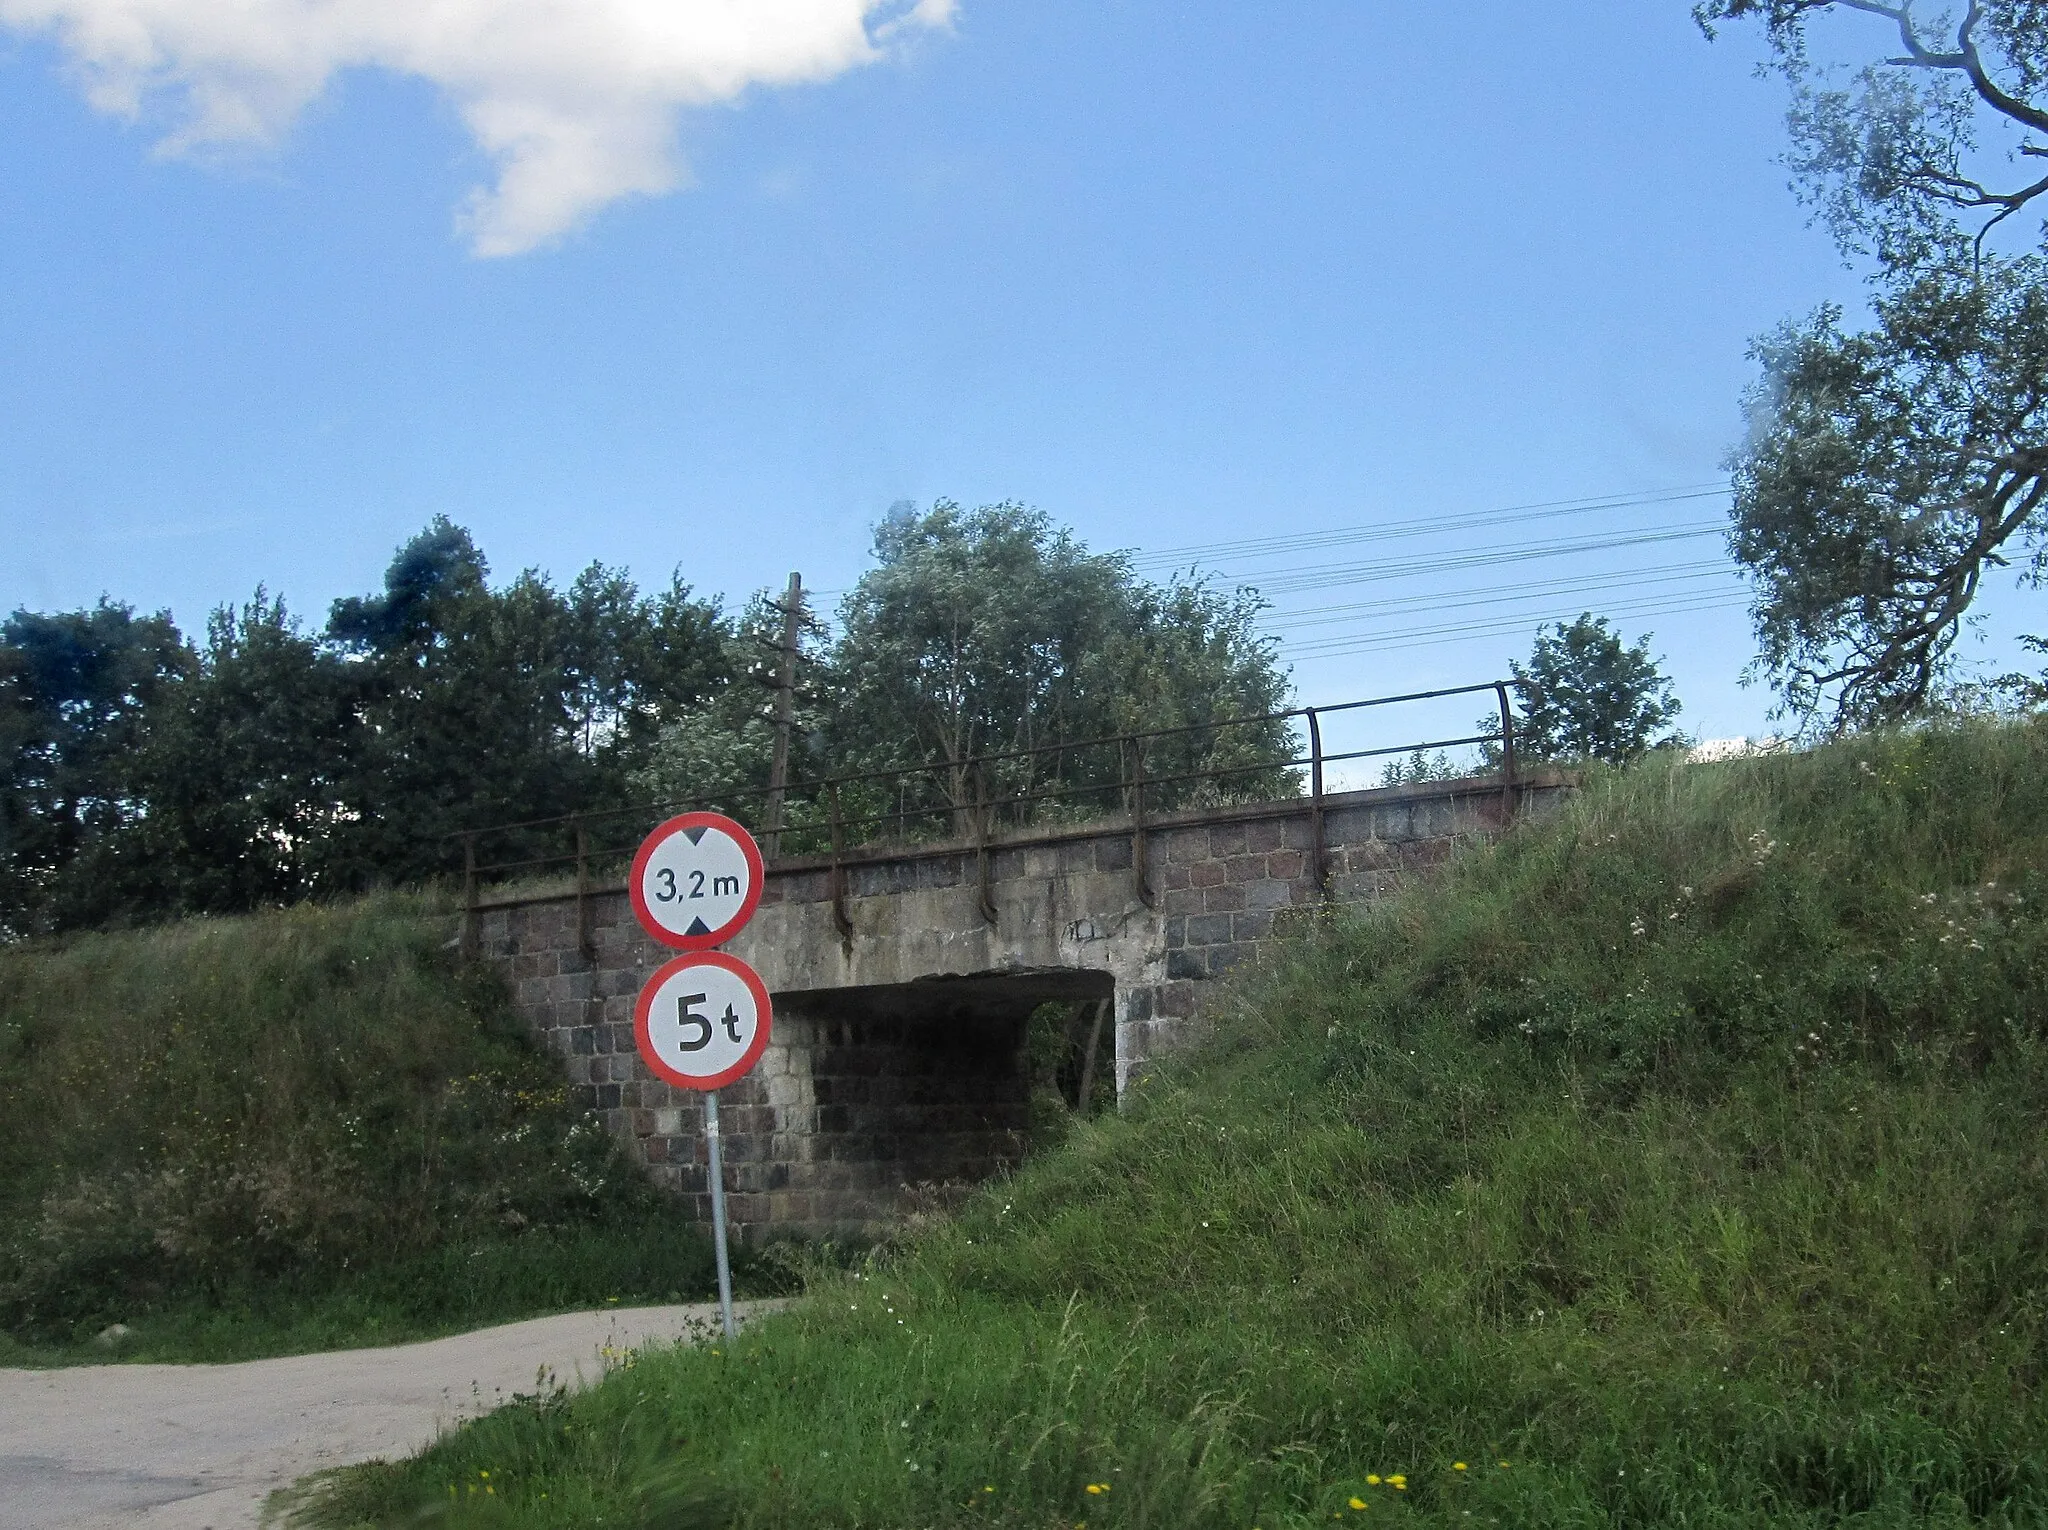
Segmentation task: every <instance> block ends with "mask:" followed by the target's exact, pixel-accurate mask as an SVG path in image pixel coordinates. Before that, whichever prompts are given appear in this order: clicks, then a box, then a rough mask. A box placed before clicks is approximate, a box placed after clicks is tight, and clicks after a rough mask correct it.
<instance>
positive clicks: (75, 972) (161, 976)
mask: <svg viewBox="0 0 2048 1530" xmlns="http://www.w3.org/2000/svg"><path fill="white" fill-rule="evenodd" d="M451 928H452V922H451V921H449V920H448V919H446V918H445V917H444V916H443V914H442V911H441V910H439V909H438V908H436V907H435V906H433V905H432V904H430V903H427V902H423V901H421V900H417V899H410V898H397V897H386V898H382V899H374V900H370V901H368V902H365V903H361V904H357V905H352V906H348V907H342V908H318V907H307V908H300V909H295V910H291V911H289V912H283V913H275V914H266V915H260V916H256V917H252V918H246V919H234V920H196V921H190V922H187V923H183V924H179V925H173V926H168V927H165V928H162V929H156V930H149V931H141V932H129V933H120V934H107V935H95V936H85V937H78V938H73V939H69V940H65V941H61V942H51V943H36V944H30V945H25V946H19V947H14V948H10V949H6V950H0V1327H4V1329H5V1331H6V1332H7V1333H9V1334H11V1335H12V1336H13V1337H14V1339H15V1340H16V1341H17V1343H20V1342H27V1343H31V1344H39V1345H43V1346H49V1345H57V1346H60V1347H61V1346H63V1345H64V1344H66V1343H75V1342H76V1341H78V1340H80V1339H82V1338H84V1337H87V1336H89V1335H91V1334H93V1333H96V1332H98V1331H99V1330H100V1329H101V1328H103V1327H104V1326H105V1325H108V1324H111V1323H115V1322H119V1323H123V1324H126V1325H128V1326H130V1327H131V1328H134V1329H137V1331H138V1334H140V1337H139V1338H136V1339H134V1340H133V1341H131V1345H130V1350H131V1352H135V1351H146V1350H152V1349H153V1350H154V1351H156V1352H164V1353H178V1352H199V1353H208V1354H211V1353H220V1352H240V1351H246V1350H247V1349H248V1348H249V1347H250V1346H251V1345H252V1344H253V1345H254V1346H255V1347H257V1348H264V1347H273V1348H274V1347H278V1346H280V1345H283V1346H285V1347H301V1346H312V1345H318V1344H323V1343H329V1342H335V1341H337V1340H340V1339H348V1338H354V1339H358V1340H360V1339H363V1338H372V1337H389V1336H393V1335H396V1334H399V1333H403V1332H411V1331H419V1330H421V1329H423V1328H424V1329H431V1328H435V1327H439V1326H445V1325H450V1324H457V1323H461V1322H464V1321H475V1320H478V1319H482V1318H487V1317H497V1316H510V1315H518V1314H520V1313H523V1312H525V1311H530V1310H536V1309H544V1308H546V1307H550V1306H560V1305H573V1304H578V1303H585V1302H602V1301H603V1300H604V1299H605V1298H606V1297H607V1296H620V1297H624V1296H644V1295H650V1294H652V1295H666V1294H669V1293H676V1292H680V1293H687V1294H689V1295H693V1296H694V1295H697V1294H699V1293H700V1292H701V1290H702V1288H703V1287H704V1285H705V1282H706V1278H707V1272H708V1262H707V1260H706V1259H705V1257H704V1255H703V1252H702V1243H701V1240H700V1239H699V1238H698V1237H697V1236H696V1234H695V1233H694V1232H693V1231H692V1230H690V1229H688V1228H687V1227H685V1226H682V1225H681V1224H680V1222H679V1219H677V1218H676V1217H674V1216H673V1215H672V1214H670V1213H667V1212H666V1211H665V1210H664V1208H662V1207H661V1205H660V1204H659V1202H658V1201H657V1199H656V1198H655V1197H654V1196H653V1194H652V1192H650V1191H649V1190H648V1189H647V1188H646V1187H645V1186H644V1184H643V1183H642V1182H641V1180H640V1178H639V1177H638V1176H637V1175H635V1174H634V1173H633V1171H632V1170H631V1169H630V1168H629V1167H628V1166H627V1165H626V1164H625V1163H624V1162H623V1160H622V1159H621V1158H620V1156H619V1154H618V1151H617V1149H616V1148H615V1146H614V1145H613V1144H612V1142H611V1141H610V1140H609V1139H608V1138H607V1136H606V1135H605V1133H604V1131H603V1129H602V1127H601V1125H600V1124H599V1123H597V1122H596V1121H594V1120H590V1119H586V1118H584V1117H583V1116H582V1115H581V1114H580V1113H578V1112H576V1111H574V1110H572V1109H571V1108H570V1107H569V1104H568V1101H567V1095H566V1091H565V1090H564V1088H563V1087H562V1082H561V1078H560V1075H559V1072H558V1071H557V1069H556V1068H555V1066H554V1065H553V1063H552V1062H551V1061H550V1060H548V1059H546V1058H544V1057H541V1056H540V1055H538V1054H537V1053H536V1052H535V1051H534V1050H533V1049H532V1048H531V1047H530V1046H529V1045H528V1044H527V1043H526V1041H525V1039H524V1038H523V1037H522V1036H521V1035H520V1034H519V1032H518V1030H517V1028H516V1025H515V1023H514V1022H513V1021H512V1019H511V1018H510V1010H509V1006H508V1005H507V1003H506V1001H505V995H504V994H503V992H502V991H501V990H500V989H499V988H498V986H496V984H495V983H494V982H493V981H492V980H491V979H490V978H489V977H488V975H486V974H483V973H481V972H476V971H464V970H462V969H461V968H460V967H459V966H458V964H457V963H455V962H454V961H453V960H451V954H450V953H449V951H447V950H446V949H445V946H446V942H447V940H448V937H449V934H450V931H451ZM650 1288H651V1289H650ZM145 1341H147V1342H145Z"/></svg>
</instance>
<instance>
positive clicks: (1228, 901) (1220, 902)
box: [1202, 882, 1245, 914]
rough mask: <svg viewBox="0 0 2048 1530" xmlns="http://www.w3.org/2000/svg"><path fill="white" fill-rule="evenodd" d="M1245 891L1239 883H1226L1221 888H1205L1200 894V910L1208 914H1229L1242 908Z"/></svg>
mask: <svg viewBox="0 0 2048 1530" xmlns="http://www.w3.org/2000/svg"><path fill="white" fill-rule="evenodd" d="M1244 898H1245V890H1244V887H1243V885H1242V884H1240V883H1231V882H1226V883H1224V884H1223V885H1222V886H1221V887H1211V888H1207V889H1205V890H1204V891H1203V893H1202V910H1203V912H1204V913H1210V914H1230V913H1235V912H1236V911H1237V910H1238V909H1241V908H1243V907H1244Z"/></svg>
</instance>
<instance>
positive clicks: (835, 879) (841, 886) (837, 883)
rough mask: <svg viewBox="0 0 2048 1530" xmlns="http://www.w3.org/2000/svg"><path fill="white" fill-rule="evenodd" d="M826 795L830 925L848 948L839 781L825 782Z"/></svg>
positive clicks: (850, 942)
mask: <svg viewBox="0 0 2048 1530" xmlns="http://www.w3.org/2000/svg"><path fill="white" fill-rule="evenodd" d="M825 793H826V796H827V797H829V798H830V799H831V806H832V870H831V873H830V885H831V892H832V927H833V928H834V929H835V930H837V931H838V932H839V939H840V942H841V943H842V944H843V945H845V946H846V947H847V948H848V949H851V948H852V946H853V916H852V915H851V914H849V913H848V912H847V911H846V867H845V865H844V864H843V863H842V862H841V860H840V858H839V857H840V855H841V853H842V852H843V851H844V849H845V847H846V829H845V821H844V819H842V818H841V817H840V813H839V783H838V782H837V781H831V782H828V783H826V787H825Z"/></svg>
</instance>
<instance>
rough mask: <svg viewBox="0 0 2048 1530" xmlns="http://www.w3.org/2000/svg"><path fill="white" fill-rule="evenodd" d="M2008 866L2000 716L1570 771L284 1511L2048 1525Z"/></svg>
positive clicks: (2039, 1214)
mask: <svg viewBox="0 0 2048 1530" xmlns="http://www.w3.org/2000/svg"><path fill="white" fill-rule="evenodd" d="M2044 872H2048V730H2044V729H2043V728H2041V727H2039V726H2026V727H1992V726H1971V727H1960V728H1954V729H1942V730H1928V731H1922V732H1915V733H1910V734H1904V735H1898V736H1891V737H1884V738H1871V739H1866V740H1862V741H1858V742H1856V743H1853V744H1849V745H1844V746H1840V747H1837V748H1833V749H1829V750H1825V751H1820V752H1818V753H1814V754H1810V755H1801V756H1794V757H1784V758H1775V759H1766V760H1755V761H1744V762H1736V763H1732V764H1728V765H1720V766H1712V767H1686V766H1681V765H1676V764H1668V763H1660V764H1655V765H1651V766H1647V767H1644V768H1642V769H1640V770H1637V771H1634V772H1630V773H1626V774H1616V775H1610V776H1604V777H1600V778H1598V779H1596V780H1594V781H1593V782H1592V783H1591V784H1590V785H1589V787H1588V789H1587V791H1586V792H1585V793H1584V795H1583V796H1582V797H1581V799H1580V800H1579V801H1578V802H1577V803H1575V804H1574V805H1573V806H1572V807H1571V808H1570V809H1569V810H1568V811H1566V812H1565V813H1563V814H1562V815H1560V816H1559V817H1557V818H1556V819H1554V820H1552V821H1549V822H1546V823H1543V824H1538V825H1529V826H1526V827H1524V828H1523V829H1521V830H1519V831H1517V833H1515V834H1514V835H1512V836H1510V837H1509V839H1508V840H1507V841H1506V842H1504V843H1503V844H1501V845H1500V846H1498V847H1497V848H1494V849H1491V850H1484V849H1475V850H1474V851H1473V852H1472V853H1470V854H1468V855H1465V856H1463V857H1461V858H1460V859H1459V860H1458V861H1457V862H1456V863H1455V864H1454V865H1453V867H1452V868H1451V869H1450V871H1449V873H1448V874H1447V875H1446V876H1445V877H1444V878H1443V879H1442V880H1441V881H1440V882H1439V883H1437V884H1435V885H1433V886H1431V887H1429V888H1426V889H1422V890H1419V891H1417V892H1415V893H1413V894H1411V895H1409V896H1407V897H1405V898H1404V899H1402V900H1401V901H1400V903H1399V904H1398V905H1397V906H1395V907H1394V908H1392V909H1391V910H1389V911H1387V912H1384V913H1380V914H1376V915H1372V916H1368V917H1363V918H1356V919H1348V918H1343V917H1333V918H1332V919H1331V920H1330V921H1329V922H1328V923H1327V924H1326V925H1325V926H1323V927H1321V928H1319V929H1317V930H1313V931H1309V932H1306V933H1304V934H1303V935H1302V936H1301V937H1300V938H1298V939H1296V940H1295V941H1293V942H1291V943H1290V944H1288V945H1286V946H1284V947H1280V948H1278V949H1277V950H1276V952H1275V953H1274V959H1273V960H1271V961H1270V962H1268V963H1267V964H1266V966H1265V967H1264V968H1263V969H1262V970H1260V971H1258V972H1256V973H1254V974H1252V975H1251V976H1250V977H1249V978H1248V979H1247V980H1246V981H1245V982H1244V983H1243V984H1242V985H1241V986H1240V987H1239V989H1238V990H1237V993H1236V1001H1235V1005H1234V1011H1235V1012H1234V1013H1233V1014H1232V1015H1231V1016H1229V1017H1228V1018H1227V1020H1226V1023H1225V1024H1224V1026H1223V1028H1222V1031H1221V1034H1220V1035H1219V1037H1218V1039H1217V1041H1216V1043H1215V1045H1214V1046H1213V1047H1211V1048H1210V1049H1209V1050H1208V1051H1207V1052H1206V1053H1205V1054H1204V1055H1203V1056H1202V1057H1200V1058H1198V1059H1195V1060H1194V1061H1193V1062H1192V1063H1191V1064H1190V1065H1189V1066H1188V1067H1187V1068H1185V1069H1183V1070H1181V1071H1179V1072H1177V1073H1175V1074H1172V1075H1166V1076H1161V1077H1157V1078H1155V1079H1154V1080H1153V1081H1152V1082H1150V1083H1148V1084H1146V1085H1145V1086H1144V1087H1143V1088H1142V1090H1141V1091H1140V1097H1139V1099H1138V1101H1137V1102H1136V1104H1135V1105H1134V1106H1133V1107H1132V1108H1131V1109H1130V1110H1129V1111H1128V1112H1127V1113H1126V1115H1125V1116H1124V1117H1123V1118H1121V1119H1111V1120H1107V1121H1102V1122H1094V1123H1079V1124H1077V1125H1076V1127H1075V1128H1074V1130H1073V1132H1072V1134H1071V1136H1070V1137H1069V1139H1068V1141H1067V1144H1066V1145H1065V1146H1064V1147H1063V1148H1062V1149H1060V1150H1059V1151H1057V1152H1055V1153H1053V1154H1050V1155H1048V1156H1046V1157H1044V1158H1042V1159H1040V1160H1038V1161H1036V1162H1034V1163H1032V1164H1030V1165H1028V1166H1026V1167H1025V1168H1024V1169H1023V1170H1022V1171H1020V1172H1019V1173H1018V1174H1017V1175H1016V1176H1015V1177H1014V1178H1013V1179H1011V1180H1009V1181H1007V1182H1005V1183H1002V1184H999V1185H996V1186H992V1187H991V1188H990V1189H989V1190H988V1191H987V1192H986V1193H984V1194H983V1195H981V1196H980V1197H978V1198H977V1199H976V1200H975V1201H973V1202H972V1203H971V1204H970V1205H969V1206H968V1207H967V1208H966V1210H965V1211H964V1212H963V1213H962V1214H961V1215H959V1216H958V1217H957V1218H956V1219H954V1220H953V1221H952V1222H950V1223H948V1224H946V1225H943V1226H941V1227H938V1228H936V1229H934V1230H932V1231H929V1232H927V1233H925V1234H923V1235H922V1236H921V1237H920V1239H919V1241H917V1242H916V1243H915V1244H914V1245H913V1246H911V1247H908V1248H906V1249H903V1250H901V1251H899V1252H897V1253H896V1254H894V1255H893V1256H889V1257H886V1258H882V1259H878V1260H877V1261H875V1262H872V1263H871V1264H870V1265H868V1266H867V1267H866V1268H865V1269H863V1270H862V1271H860V1272H858V1273H857V1274H855V1275H852V1276H848V1275H844V1274H835V1273H831V1272H823V1271H821V1272H820V1273H819V1274H818V1276H817V1277H816V1279H815V1280H814V1282H813V1289H812V1293H811V1296H810V1299H809V1300H808V1301H806V1302H805V1303H804V1304H802V1305H801V1306H800V1307H799V1309H798V1310H796V1311H795V1312H793V1313H791V1314H789V1315H787V1316H784V1317H781V1318H777V1319H773V1320H770V1321H766V1322H763V1323H762V1324H760V1325H759V1326H758V1327H757V1328H756V1329H754V1330H752V1331H751V1332H750V1333H749V1334H748V1335H747V1336H744V1337H743V1338H742V1340H741V1342H740V1343H739V1345H738V1346H737V1347H736V1348H733V1349H731V1350H723V1347H721V1348H720V1349H719V1350H708V1349H707V1350H676V1351H670V1352H658V1353H649V1354H646V1355H643V1356H641V1357H639V1358H638V1359H637V1361H636V1363H635V1364H634V1365H632V1366H631V1367H630V1368H627V1369H623V1370H621V1371H619V1372H618V1373H616V1374H614V1375H613V1376H612V1377H611V1378H609V1379H608V1380H607V1381H606V1382H605V1383H604V1384H603V1385H601V1386H599V1387H597V1388H595V1389H593V1390H592V1391H590V1392H587V1393H584V1394H580V1395H574V1396H569V1395H558V1396H553V1397H541V1398H534V1399H530V1400H528V1401H526V1402H524V1403H522V1404H520V1405H518V1406H516V1407H513V1408H510V1409H507V1410H504V1411H501V1412H500V1413H498V1414H496V1415H493V1416H492V1417H490V1418H487V1419H485V1420H482V1421H480V1422H478V1423H477V1424H475V1425H472V1426H470V1427H468V1428H466V1429H464V1430H462V1431H460V1432H458V1433H457V1434H455V1435H453V1436H451V1437H449V1438H448V1439H447V1440H445V1441H444V1442H443V1443H441V1444H440V1445H437V1446H436V1447H434V1448H433V1449H431V1450H429V1451H427V1452H425V1453H424V1454H422V1455H421V1456H419V1457H417V1458H415V1459H414V1460H412V1461H409V1462H405V1463H401V1464H399V1465H396V1466H390V1467H382V1466H380V1467H375V1468H362V1469H356V1470H353V1471H351V1472H348V1473H344V1474H341V1475H340V1476H339V1477H337V1478H336V1479H333V1480H332V1481H331V1482H329V1483H328V1484H327V1485H326V1486H325V1487H324V1489H323V1490H322V1491H320V1492H319V1493H317V1494H316V1495H315V1496H314V1497H313V1498H312V1499H310V1500H309V1501H308V1502H307V1503H306V1504H305V1505H304V1506H303V1507H302V1513H303V1515H304V1517H305V1518H306V1520H307V1521H308V1522H310V1523H315V1524H321V1525H328V1526H359V1525H386V1524H399V1523H413V1522H415V1521H416V1516H418V1515H420V1514H422V1513H425V1514H427V1515H428V1516H429V1517H436V1518H443V1519H445V1520H446V1521H447V1522H449V1523H453V1524H463V1525H468V1524H476V1525H506V1526H562V1527H567V1526H583V1525H589V1524H595V1523H600V1522H602V1523H605V1524H612V1525H642V1526H649V1527H653V1526H687V1525H704V1526H710V1525H719V1526H749V1527H769V1526H789V1525H802V1526H806V1527H811V1526H846V1527H852V1526H874V1527H884V1526H887V1527H908V1526H929V1525H1007V1526H1018V1527H1049V1526H1055V1525H1059V1526H1073V1525H1077V1524H1082V1523H1085V1524H1086V1525H1087V1526H1089V1527H1091V1530H1104V1527H1111V1526H1174V1527H1182V1526H1188V1527H1209V1526H1216V1527H1223V1526H1233V1527H1244V1526H1262V1527H1266V1530H1276V1527H1280V1526H1308V1525H1311V1524H1324V1525H1327V1524H1328V1523H1330V1522H1331V1520H1332V1519H1333V1517H1334V1518H1336V1519H1339V1520H1347V1521H1358V1522H1363V1523H1370V1522H1372V1521H1374V1520H1387V1519H1392V1520H1395V1521H1414V1522H1427V1523H1442V1524H1447V1525H1461V1524H1468V1523H1472V1522H1475V1521H1477V1522H1482V1523H1485V1522H1491V1523H1498V1524H1504V1525H1517V1526H1520V1525H1574V1526H1577V1525H1636V1524H1671V1525H1679V1524H1683V1525H1688V1526H1734V1525H1767V1524H1768V1525H1774V1526H1776V1525H1788V1524H1789V1525H1823V1524H1827V1525H1836V1524H1856V1525H1867V1526H1878V1525H1891V1524H1900V1525H1903V1524H1909V1523H1910V1524H1930V1523H1932V1524H1958V1525H1960V1524H1965V1523H1969V1524H1985V1523H1989V1524H2013V1525H2018V1524H2041V1523H2048V1406H2044V1401H2043V1392H2042V1386H2043V1362H2044V1359H2048V1139H2044V1136H2043V1130H2042V1128H2043V1123H2044V1121H2048V1039H2044V1031H2048V1024H2044V1022H2048V985H2044V977H2048V966H2044V955H2048V947H2044V928H2048V922H2044V918H2043V915H2044V912H2048V910H2044V903H2043V900H2044V898H2048V885H2044ZM1357 1505H1364V1506H1365V1507H1357Z"/></svg>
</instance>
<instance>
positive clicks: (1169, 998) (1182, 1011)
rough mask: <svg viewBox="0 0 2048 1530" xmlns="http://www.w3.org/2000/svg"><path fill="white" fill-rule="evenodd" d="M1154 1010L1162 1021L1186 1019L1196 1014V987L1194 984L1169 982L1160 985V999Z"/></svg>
mask: <svg viewBox="0 0 2048 1530" xmlns="http://www.w3.org/2000/svg"><path fill="white" fill-rule="evenodd" d="M1153 1009H1154V1011H1155V1013H1156V1014H1157V1015H1158V1016H1159V1017H1160V1018H1162V1019H1165V1018H1173V1019H1185V1018H1186V1017H1188V1016H1189V1015H1192V1014H1193V1013H1194V1012H1195V987H1194V984H1192V983H1184V982H1167V983H1163V984H1161V985H1160V988H1159V997H1158V999H1157V1000H1156V1001H1155V1002H1154V1005H1153Z"/></svg>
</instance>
